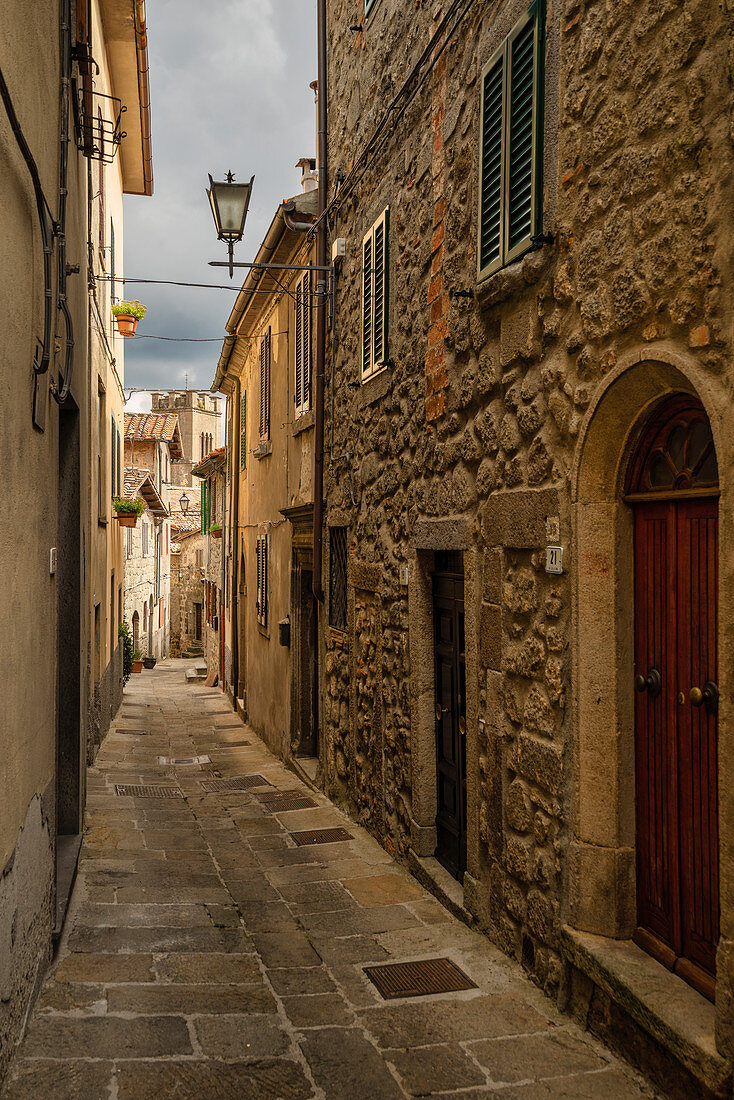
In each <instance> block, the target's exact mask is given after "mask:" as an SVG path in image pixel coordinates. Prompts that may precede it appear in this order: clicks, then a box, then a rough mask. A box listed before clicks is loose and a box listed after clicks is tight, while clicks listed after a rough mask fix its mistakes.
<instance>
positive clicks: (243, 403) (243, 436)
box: [240, 391, 247, 470]
mask: <svg viewBox="0 0 734 1100" xmlns="http://www.w3.org/2000/svg"><path fill="white" fill-rule="evenodd" d="M246 466H247V391H245V392H244V393H243V394H242V397H241V398H240V469H241V470H244V469H245V468H246Z"/></svg>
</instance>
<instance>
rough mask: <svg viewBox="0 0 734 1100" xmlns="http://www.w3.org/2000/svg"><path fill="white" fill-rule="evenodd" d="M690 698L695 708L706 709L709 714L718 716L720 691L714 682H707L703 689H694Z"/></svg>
mask: <svg viewBox="0 0 734 1100" xmlns="http://www.w3.org/2000/svg"><path fill="white" fill-rule="evenodd" d="M688 698H689V699H690V700H691V704H692V706H694V707H703V706H705V707H706V710H707V711H708V712H709V714H716V712H717V710H718V709H719V689H718V687H717V686H716V684H715V683H714V682H713V680H707V681H706V683H705V684H704V685H703V688H700V687H692V688H691V690H690V691H689V693H688Z"/></svg>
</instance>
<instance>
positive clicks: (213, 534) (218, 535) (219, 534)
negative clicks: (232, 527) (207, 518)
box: [209, 527, 222, 539]
mask: <svg viewBox="0 0 734 1100" xmlns="http://www.w3.org/2000/svg"><path fill="white" fill-rule="evenodd" d="M209 534H210V535H211V537H212V538H213V539H221V537H222V528H221V527H220V528H219V530H218V531H210V532H209Z"/></svg>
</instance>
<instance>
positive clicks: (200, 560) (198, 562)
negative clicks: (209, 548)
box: [196, 550, 204, 569]
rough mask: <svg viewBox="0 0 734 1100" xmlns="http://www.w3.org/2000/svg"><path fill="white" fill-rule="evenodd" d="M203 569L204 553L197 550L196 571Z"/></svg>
mask: <svg viewBox="0 0 734 1100" xmlns="http://www.w3.org/2000/svg"><path fill="white" fill-rule="evenodd" d="M203 567H204V551H203V550H197V551H196V568H197V569H202V568H203Z"/></svg>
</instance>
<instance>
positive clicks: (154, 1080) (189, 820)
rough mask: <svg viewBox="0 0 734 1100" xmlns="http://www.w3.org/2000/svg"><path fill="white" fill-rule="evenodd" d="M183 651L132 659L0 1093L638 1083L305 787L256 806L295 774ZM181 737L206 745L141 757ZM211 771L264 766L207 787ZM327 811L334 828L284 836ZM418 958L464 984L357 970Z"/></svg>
mask: <svg viewBox="0 0 734 1100" xmlns="http://www.w3.org/2000/svg"><path fill="white" fill-rule="evenodd" d="M190 664H191V662H186V661H174V660H168V661H164V662H159V664H158V665H157V666H156V668H155V669H154V670H153V671H152V672H151V671H148V670H146V671H145V672H143V673H142V674H141V675H139V676H133V677H132V679H131V681H130V683H129V685H128V687H127V689H126V691H125V695H124V700H123V705H122V708H121V710H120V713H119V714H118V716H117V719H116V721H115V723H114V724H113V727H112V729H111V731H110V734H109V735H108V737H107V739H106V740H105V742H104V744H103V745H102V748H101V750H100V753H99V755H98V757H97V762H96V765H95V767H93V768H91V769H90V771H89V778H88V795H87V822H86V832H85V837H84V844H83V848H82V853H81V861H80V865H79V871H78V875H77V880H76V884H75V887H74V892H73V896H72V901H71V905H70V910H69V914H68V917H67V922H66V926H65V931H64V934H63V937H62V940H61V942H60V945H59V949H58V952H57V956H56V958H55V960H54V964H53V966H52V968H51V970H50V972H49V974H48V976H47V978H46V981H45V983H44V985H43V988H42V990H41V993H40V996H39V999H38V1001H37V1004H36V1006H35V1008H34V1011H33V1013H32V1016H31V1018H30V1021H29V1024H28V1027H27V1030H26V1034H25V1037H24V1040H23V1042H22V1045H21V1046H20V1048H19V1050H18V1052H17V1054H16V1057H15V1059H14V1062H13V1064H12V1066H11V1070H10V1073H9V1075H8V1078H7V1080H6V1084H5V1088H4V1091H3V1093H2V1095H3V1096H4V1097H5V1098H6V1100H21V1098H23V1100H30V1098H32V1100H38V1098H39V1097H43V1098H45V1097H49V1098H53V1100H66V1098H72V1097H73V1098H76V1097H79V1098H84V1100H97V1098H98V1097H99V1098H102V1097H106V1098H107V1097H108V1098H117V1100H147V1098H155V1100H160V1098H162V1097H176V1098H178V1100H188V1098H191V1100H209V1098H211V1100H214V1098H217V1100H218V1098H237V1100H249V1098H253V1100H255V1098H257V1100H262V1098H268V1100H269V1098H273V1100H274V1098H282V1100H300V1098H306V1097H313V1098H324V1097H328V1098H329V1100H331V1098H334V1100H393V1098H398V1097H407V1096H427V1095H431V1096H435V1097H444V1098H446V1097H463V1098H465V1100H473V1098H475V1097H498V1098H502V1100H520V1098H523V1100H535V1098H543V1097H578V1098H581V1097H583V1098H585V1097H594V1098H595V1100H606V1098H609V1100H612V1098H613V1100H632V1098H635V1097H644V1096H647V1097H651V1096H654V1095H655V1094H654V1092H653V1091H652V1089H651V1088H650V1087H649V1086H648V1085H646V1084H645V1082H644V1081H642V1079H641V1078H640V1077H639V1076H637V1075H636V1074H635V1073H634V1072H633V1071H632V1070H631V1069H630V1068H629V1067H628V1066H626V1065H625V1064H623V1063H621V1062H620V1061H619V1060H618V1059H616V1058H615V1057H614V1056H613V1055H612V1054H610V1053H609V1052H608V1051H607V1050H606V1049H605V1048H604V1047H603V1046H602V1045H601V1044H599V1043H598V1042H596V1041H595V1040H594V1039H593V1038H591V1037H590V1036H589V1035H587V1034H584V1033H583V1032H582V1031H581V1030H580V1029H579V1028H578V1027H577V1026H576V1025H575V1024H574V1023H572V1022H571V1021H570V1020H569V1019H568V1018H567V1017H564V1016H562V1015H560V1014H559V1013H558V1012H557V1011H556V1009H555V1007H554V1006H553V1004H552V1003H551V1002H550V1001H549V1000H547V999H546V998H545V997H544V996H543V994H542V993H541V992H540V991H539V990H537V989H536V988H535V987H534V986H533V985H532V984H531V983H530V982H529V981H528V980H527V979H526V978H525V976H524V975H523V974H522V972H521V970H520V968H519V967H518V966H517V964H515V963H514V962H511V961H510V960H509V959H507V958H506V957H505V956H504V955H502V954H501V952H499V951H498V950H497V949H496V948H495V947H494V946H493V945H492V944H491V943H490V942H489V941H488V940H487V939H486V938H485V937H483V936H482V935H480V934H478V933H476V932H474V931H472V930H470V929H468V928H467V927H465V926H464V925H463V924H462V923H461V922H459V921H457V920H456V919H455V918H453V917H452V916H451V915H450V914H449V913H448V912H447V911H446V910H445V909H443V908H442V906H441V905H439V904H438V903H437V902H436V901H435V900H434V899H433V898H432V897H431V896H430V895H429V894H428V893H427V892H426V891H425V890H423V889H422V887H421V886H419V885H418V883H417V882H416V881H415V880H414V879H413V878H412V877H411V876H410V874H408V873H407V872H406V871H405V870H404V869H403V868H401V867H399V866H397V865H396V864H395V863H394V862H393V861H392V859H391V858H390V856H388V855H387V853H386V852H385V851H383V849H382V848H381V847H380V846H379V844H377V842H376V841H375V840H374V839H372V838H371V837H370V836H369V835H368V834H367V833H366V832H365V831H364V830H363V829H361V828H359V827H358V826H357V825H355V824H354V823H353V822H352V821H350V820H349V819H348V818H346V817H345V816H344V815H343V814H341V813H340V812H339V810H337V809H336V808H335V807H334V806H333V805H332V804H331V803H330V802H328V801H327V800H326V799H325V798H324V797H323V796H321V795H319V794H316V795H313V797H314V800H315V801H316V802H317V803H318V805H317V807H316V808H313V809H300V810H291V811H285V812H280V811H278V810H277V808H275V809H274V810H269V809H268V808H267V806H266V805H265V804H264V803H263V802H262V801H261V800H260V799H259V798H258V795H259V794H263V793H268V792H270V793H272V790H273V789H275V790H289V791H291V790H297V791H298V792H299V793H301V794H307V793H312V792H309V791H308V790H307V788H306V787H305V786H304V785H303V784H302V783H301V782H300V781H299V780H298V779H297V778H296V777H294V775H293V774H292V773H291V772H290V771H288V770H287V769H286V768H285V767H284V766H283V765H282V764H281V763H279V762H278V760H277V759H276V758H275V757H274V756H273V755H272V754H271V753H270V752H269V751H268V750H267V748H266V747H265V746H264V745H263V743H262V742H261V741H259V739H258V738H257V736H256V735H255V734H254V733H253V731H252V730H250V729H248V728H247V727H245V726H242V725H241V724H238V722H237V719H236V717H234V716H233V712H232V710H231V708H230V707H229V705H228V703H227V700H226V699H225V698H224V697H223V695H222V694H221V692H219V691H218V690H217V689H216V688H213V689H207V688H205V687H202V686H199V685H197V686H193V685H188V684H187V683H186V681H185V670H186V668H187V667H189V666H190ZM130 730H138V731H139V730H144V731H146V732H145V733H140V732H126V731H130ZM243 742H249V743H243ZM193 756H209V757H210V758H211V763H198V764H194V765H190V764H182V763H159V761H158V758H159V757H164V758H174V759H178V758H185V757H193ZM212 773H215V774H216V775H218V776H222V777H234V776H241V775H250V774H253V773H259V774H260V775H262V777H263V778H264V779H265V780H267V783H268V784H270V786H264V787H258V788H255V789H253V790H248V791H236V790H225V791H221V792H215V793H206V792H205V791H204V790H203V789H202V786H201V781H202V779H206V778H207V776H208V777H209V778H212ZM116 784H159V785H163V786H167V787H176V788H178V789H180V791H181V792H182V795H183V797H179V798H166V799H158V798H151V797H129V796H119V795H117V794H116V791H115V785H116ZM331 827H343V828H346V829H347V830H348V832H349V833H350V834H351V836H352V839H351V840H348V841H341V842H335V843H329V844H320V845H307V846H303V847H298V846H296V844H295V842H294V840H293V839H292V836H291V833H292V832H294V831H297V830H302V829H321V828H331ZM435 957H449V958H451V959H452V960H453V961H454V962H455V963H456V964H457V965H458V966H460V967H461V968H462V969H463V970H464V971H465V973H466V974H467V975H468V976H469V977H470V978H471V979H472V980H473V981H474V982H475V983H476V985H477V988H476V989H471V990H468V991H465V992H461V993H449V994H443V995H438V996H426V997H420V998H411V999H406V998H404V999H399V1000H392V1001H386V1000H383V999H382V998H381V997H380V995H379V993H378V992H377V990H376V989H375V987H374V986H373V985H372V983H371V982H370V981H369V979H368V978H367V976H366V975H365V973H364V971H363V967H364V966H365V965H366V964H369V963H381V962H387V961H407V960H415V959H426V958H435Z"/></svg>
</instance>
